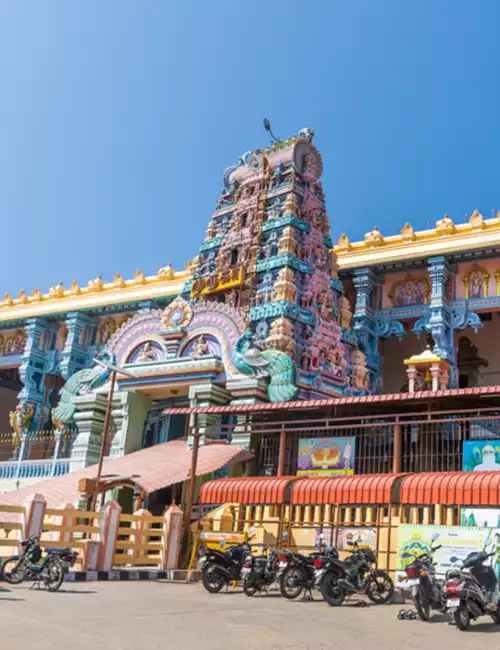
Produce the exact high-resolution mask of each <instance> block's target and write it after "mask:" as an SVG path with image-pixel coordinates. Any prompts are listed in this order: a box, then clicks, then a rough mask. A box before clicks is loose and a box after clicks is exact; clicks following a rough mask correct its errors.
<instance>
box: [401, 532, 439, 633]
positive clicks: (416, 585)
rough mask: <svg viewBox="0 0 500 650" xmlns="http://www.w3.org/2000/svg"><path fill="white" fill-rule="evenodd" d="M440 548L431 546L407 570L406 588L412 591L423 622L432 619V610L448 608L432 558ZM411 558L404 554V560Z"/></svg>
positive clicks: (434, 539) (434, 537)
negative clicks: (427, 551)
mask: <svg viewBox="0 0 500 650" xmlns="http://www.w3.org/2000/svg"><path fill="white" fill-rule="evenodd" d="M437 538H438V535H434V536H433V537H432V541H433V542H434V541H436V539H437ZM440 548H441V545H439V546H434V547H433V546H432V545H431V548H430V551H429V553H422V554H421V555H419V556H418V557H415V558H413V560H412V562H410V564H408V565H407V566H406V568H405V571H406V588H407V589H409V590H410V593H411V597H412V599H413V602H414V604H415V608H416V610H417V612H418V615H419V616H420V618H421V619H422V620H423V621H428V620H429V619H430V615H431V609H433V610H440V611H442V612H444V611H445V607H446V604H445V600H444V594H443V588H442V584H441V583H440V582H438V580H437V578H436V569H435V566H436V563H435V562H433V557H432V555H433V553H435V552H436V551H437V550H439V549H440ZM409 558H411V555H410V554H409V553H404V554H403V559H409Z"/></svg>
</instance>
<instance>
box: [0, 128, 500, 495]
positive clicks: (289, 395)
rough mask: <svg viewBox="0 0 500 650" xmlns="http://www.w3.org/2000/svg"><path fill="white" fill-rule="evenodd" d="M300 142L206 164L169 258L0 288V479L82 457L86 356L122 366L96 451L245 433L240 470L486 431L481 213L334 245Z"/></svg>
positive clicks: (256, 471)
mask: <svg viewBox="0 0 500 650" xmlns="http://www.w3.org/2000/svg"><path fill="white" fill-rule="evenodd" d="M313 141H314V132H313V130H312V129H302V130H301V131H299V132H298V134H297V135H295V136H293V137H291V138H289V139H287V140H286V141H282V142H281V141H280V142H275V143H273V144H272V145H270V146H268V147H267V148H266V149H257V150H255V151H248V152H246V153H244V154H243V155H242V156H240V158H238V161H237V163H236V164H235V165H234V166H231V167H229V168H228V169H226V170H225V171H224V173H223V176H222V191H221V193H220V197H219V199H218V201H217V204H216V209H215V212H214V213H213V214H212V216H211V217H210V218H209V220H208V226H207V229H206V236H205V239H204V240H203V242H202V243H201V245H200V246H199V248H198V250H197V251H193V253H196V255H195V257H194V258H193V259H192V260H191V261H190V262H188V263H187V264H186V267H185V269H184V270H182V271H176V270H174V269H173V268H172V267H171V265H170V264H168V265H167V266H165V267H164V268H160V269H158V272H157V274H156V275H154V276H145V275H144V274H143V273H142V272H141V271H140V270H138V271H137V272H136V274H135V276H134V277H133V278H132V279H125V278H123V277H122V276H121V275H120V274H119V273H118V274H117V275H116V276H115V277H114V278H113V279H112V280H111V281H105V280H103V279H102V278H101V277H100V276H98V277H96V278H95V279H93V280H91V281H89V283H88V285H87V286H79V285H78V284H77V283H76V282H73V283H72V284H70V285H69V286H63V284H62V283H61V282H60V283H59V284H56V285H55V286H53V287H51V288H50V289H49V291H48V292H46V293H44V292H42V291H41V290H39V289H35V290H34V291H33V293H32V294H31V295H28V294H27V293H25V292H24V291H21V292H20V293H19V295H18V296H16V297H13V296H11V295H9V294H6V295H5V297H4V299H3V300H2V301H1V302H0V329H1V332H0V381H1V384H0V431H1V432H2V433H0V491H2V490H4V491H10V490H15V489H16V488H19V487H20V486H21V487H23V486H26V485H29V484H31V483H35V482H37V481H40V480H42V479H46V478H48V477H57V476H63V475H66V474H68V473H70V472H72V471H75V470H81V469H82V468H85V467H87V466H89V465H93V464H95V463H96V462H97V460H98V457H99V450H100V446H101V437H102V431H103V422H104V419H105V412H106V402H107V395H108V391H109V373H108V374H107V373H106V372H103V366H101V365H100V364H99V360H101V361H103V360H104V362H106V363H111V364H113V365H115V366H116V367H118V368H121V369H123V370H124V371H125V372H124V374H119V375H118V377H117V386H116V390H115V393H114V395H113V409H112V414H111V416H112V417H111V419H112V422H111V428H110V435H109V440H108V441H107V446H106V457H107V458H108V459H116V458H120V457H122V456H124V455H127V454H129V453H131V452H135V451H138V450H140V449H144V448H149V447H153V446H155V445H157V444H159V443H164V442H171V441H175V440H180V439H188V440H190V439H191V438H192V437H193V436H196V435H197V436H199V437H200V438H202V439H203V440H204V441H206V443H207V445H208V443H209V442H210V441H211V440H212V441H213V440H214V439H215V438H218V439H223V440H225V441H226V443H229V444H233V445H236V446H237V447H238V448H239V449H245V450H250V451H251V453H252V454H253V460H252V461H251V462H247V463H246V465H245V467H244V469H243V470H241V468H240V470H239V471H243V472H246V473H247V474H248V475H256V476H275V475H278V476H285V475H289V476H292V475H293V476H294V475H296V474H297V473H304V474H307V472H309V473H310V474H311V473H312V474H313V475H314V472H315V471H317V472H328V471H330V470H331V468H332V467H334V466H335V464H337V466H338V467H340V466H341V465H340V463H341V460H342V463H343V465H342V473H344V474H351V473H354V474H379V473H391V472H396V473H399V472H434V471H451V470H461V469H462V466H463V463H464V451H463V449H464V447H463V445H464V443H466V442H467V441H470V440H482V441H485V440H489V439H495V438H499V437H500V435H499V433H498V432H497V429H498V418H499V417H500V410H499V408H498V407H499V402H500V346H499V347H498V348H497V346H496V344H495V338H496V337H495V331H496V327H497V326H498V319H499V314H500V311H499V308H500V216H497V217H495V218H492V219H484V218H483V216H482V215H481V214H479V212H478V211H477V210H475V211H474V212H472V214H471V215H470V216H469V217H467V220H466V221H465V222H463V223H459V224H458V223H454V222H453V220H452V219H451V218H450V217H449V216H448V215H445V216H444V217H442V218H441V219H438V220H437V222H436V225H435V227H434V228H429V229H427V230H424V231H415V230H414V229H413V227H412V226H411V225H410V224H408V223H407V224H405V225H404V227H403V228H402V230H401V232H400V233H398V234H395V235H390V236H389V235H384V234H383V233H381V232H380V231H379V230H378V229H377V228H376V227H375V228H374V229H373V230H372V231H371V232H368V233H367V234H366V235H365V237H364V240H363V241H361V242H351V241H350V239H349V237H348V234H343V235H342V236H341V237H340V239H339V240H338V242H337V243H336V245H334V244H333V242H332V240H331V239H330V222H329V217H328V212H327V207H326V202H325V196H324V194H323V189H322V184H321V178H322V174H323V161H322V157H321V154H320V153H319V151H318V149H317V148H316V145H315V144H314V142H313ZM497 350H498V354H497ZM332 438H333V439H335V440H338V439H343V440H344V442H343V444H338V443H335V444H333V443H332V444H333V446H330V448H329V449H328V450H327V449H326V447H324V446H323V447H322V446H321V440H322V439H324V440H330V439H332ZM312 439H314V440H316V441H320V442H319V443H317V444H318V445H319V447H318V449H316V448H315V449H316V451H314V452H311V454H310V455H309V461H307V459H305V456H306V455H307V454H306V452H304V450H303V449H302V447H303V442H301V441H304V440H312ZM315 444H316V443H315ZM481 449H482V448H481ZM480 456H481V458H478V465H481V462H483V457H482V456H483V454H482V452H480ZM479 461H481V462H479ZM499 461H500V459H499ZM307 462H310V463H312V466H311V467H309V466H306V465H307ZM493 462H494V469H500V462H498V463H497V459H496V457H495V455H494V458H493ZM497 465H498V467H497ZM492 467H493V466H492ZM481 469H483V467H481ZM227 471H228V470H227V468H226V469H225V470H224V469H222V470H221V472H222V474H221V475H224V472H226V474H227ZM332 471H333V472H334V470H332ZM339 471H340V470H339ZM334 473H335V472H334ZM169 498H170V496H169Z"/></svg>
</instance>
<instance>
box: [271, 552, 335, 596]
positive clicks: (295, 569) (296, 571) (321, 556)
mask: <svg viewBox="0 0 500 650" xmlns="http://www.w3.org/2000/svg"><path fill="white" fill-rule="evenodd" d="M333 559H338V553H337V551H336V550H335V549H333V548H328V549H326V550H324V551H315V552H314V553H311V555H309V556H306V555H301V554H300V553H294V552H293V551H283V550H282V551H280V564H279V572H278V573H279V580H280V591H281V594H282V596H284V597H285V598H288V599H289V600H294V599H295V598H298V597H299V596H300V594H301V593H302V592H303V591H305V592H309V594H310V595H311V594H312V590H313V589H317V588H319V587H320V583H321V580H322V577H323V572H324V567H323V564H324V563H325V562H329V561H331V560H333Z"/></svg>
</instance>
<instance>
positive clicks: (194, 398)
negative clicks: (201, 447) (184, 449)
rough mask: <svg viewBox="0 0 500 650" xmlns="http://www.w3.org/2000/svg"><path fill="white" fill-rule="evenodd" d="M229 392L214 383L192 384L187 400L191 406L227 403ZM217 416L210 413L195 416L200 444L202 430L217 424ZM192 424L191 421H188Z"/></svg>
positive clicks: (202, 435) (202, 437)
mask: <svg viewBox="0 0 500 650" xmlns="http://www.w3.org/2000/svg"><path fill="white" fill-rule="evenodd" d="M230 399H231V394H230V393H229V391H227V390H226V389H225V388H222V387H221V386H217V385H216V384H194V385H193V386H191V387H190V389H189V402H190V405H191V406H217V405H219V404H227V403H228V402H229V400H230ZM218 418H219V416H218V415H217V414H211V413H200V414H198V418H197V421H198V422H197V425H198V431H199V432H200V434H201V435H200V444H203V440H204V432H205V430H206V429H209V428H211V427H214V426H215V425H216V424H217V420H218ZM190 426H192V423H190ZM188 442H189V444H190V445H191V444H192V436H189V440H188Z"/></svg>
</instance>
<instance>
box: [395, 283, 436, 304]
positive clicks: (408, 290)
mask: <svg viewBox="0 0 500 650" xmlns="http://www.w3.org/2000/svg"><path fill="white" fill-rule="evenodd" d="M430 295H431V286H430V282H429V280H428V279H427V278H425V277H418V278H416V277H413V276H412V275H407V276H406V278H404V279H403V280H401V281H398V282H395V283H394V284H393V286H392V287H391V290H390V291H389V298H390V300H391V303H392V306H393V307H407V306H409V305H424V304H427V303H428V302H429V298H430Z"/></svg>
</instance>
